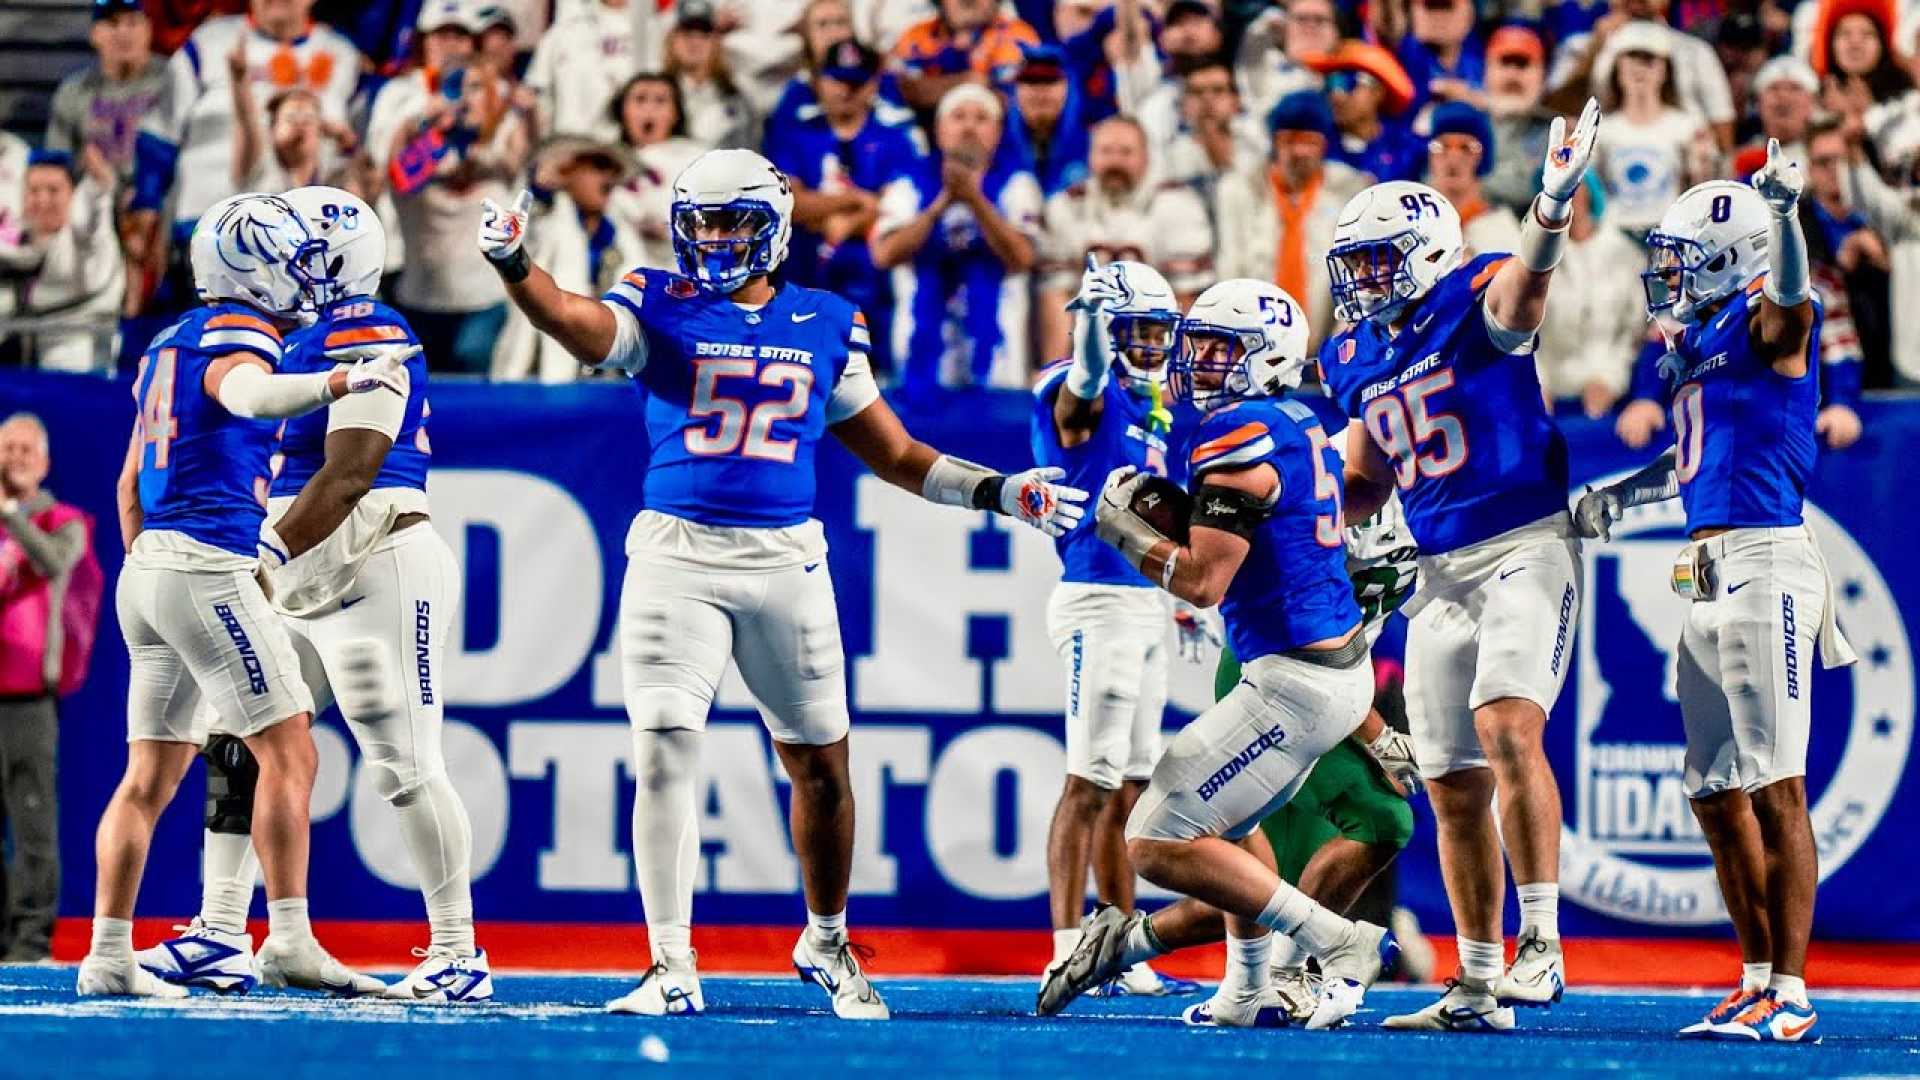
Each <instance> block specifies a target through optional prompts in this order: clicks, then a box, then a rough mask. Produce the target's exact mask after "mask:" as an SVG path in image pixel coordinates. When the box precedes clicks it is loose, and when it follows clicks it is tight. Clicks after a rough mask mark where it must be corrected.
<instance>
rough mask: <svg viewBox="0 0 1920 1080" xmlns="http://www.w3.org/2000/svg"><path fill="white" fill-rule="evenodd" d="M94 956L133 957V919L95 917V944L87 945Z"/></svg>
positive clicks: (121, 958)
mask: <svg viewBox="0 0 1920 1080" xmlns="http://www.w3.org/2000/svg"><path fill="white" fill-rule="evenodd" d="M87 952H88V953H89V954H91V955H93V956H98V957H102V958H105V959H112V960H127V961H131V960H132V959H133V920H132V919H109V918H107V917H105V916H103V915H96V916H94V918H93V944H91V945H89V946H88V947H87Z"/></svg>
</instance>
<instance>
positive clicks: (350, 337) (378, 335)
mask: <svg viewBox="0 0 1920 1080" xmlns="http://www.w3.org/2000/svg"><path fill="white" fill-rule="evenodd" d="M405 340H407V332H406V331H405V330H402V329H400V328H399V327H397V326H356V327H354V328H353V329H351V330H335V331H334V332H333V333H331V334H328V335H327V346H326V347H327V348H329V349H333V348H338V347H339V346H341V345H370V344H372V343H374V342H378V341H405Z"/></svg>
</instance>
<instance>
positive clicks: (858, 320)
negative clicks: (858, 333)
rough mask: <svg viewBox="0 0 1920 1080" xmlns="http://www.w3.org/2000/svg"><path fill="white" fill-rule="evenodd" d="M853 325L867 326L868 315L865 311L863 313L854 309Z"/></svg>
mask: <svg viewBox="0 0 1920 1080" xmlns="http://www.w3.org/2000/svg"><path fill="white" fill-rule="evenodd" d="M853 325H855V326H865V325H867V313H866V312H864V311H861V310H860V309H859V308H855V309H853Z"/></svg>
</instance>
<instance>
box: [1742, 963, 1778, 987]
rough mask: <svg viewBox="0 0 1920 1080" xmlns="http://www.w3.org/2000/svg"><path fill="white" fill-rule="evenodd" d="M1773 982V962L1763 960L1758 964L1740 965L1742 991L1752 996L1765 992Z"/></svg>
mask: <svg viewBox="0 0 1920 1080" xmlns="http://www.w3.org/2000/svg"><path fill="white" fill-rule="evenodd" d="M1772 981H1773V961H1771V960H1762V961H1761V962H1759V963H1757V964H1747V963H1742V964H1741V965H1740V989H1742V990H1745V991H1746V992H1748V993H1750V994H1757V993H1759V992H1761V991H1762V990H1765V989H1766V988H1767V987H1768V986H1769V985H1770V984H1771V983H1772Z"/></svg>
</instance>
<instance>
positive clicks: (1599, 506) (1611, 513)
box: [1573, 450, 1680, 540]
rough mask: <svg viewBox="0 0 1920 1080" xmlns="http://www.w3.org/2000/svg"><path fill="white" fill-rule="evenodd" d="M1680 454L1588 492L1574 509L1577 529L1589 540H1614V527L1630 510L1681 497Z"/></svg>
mask: <svg viewBox="0 0 1920 1080" xmlns="http://www.w3.org/2000/svg"><path fill="white" fill-rule="evenodd" d="M1675 453H1676V451H1674V450H1668V451H1667V452H1666V453H1664V454H1661V455H1660V456H1659V457H1657V458H1654V459H1653V463H1652V464H1651V465H1648V466H1647V467H1646V468H1644V469H1641V470H1640V471H1639V472H1637V473H1634V474H1633V475H1632V476H1629V477H1627V478H1626V479H1625V480H1621V481H1618V482H1616V483H1612V484H1608V485H1607V486H1606V487H1603V488H1601V489H1600V490H1598V491H1595V490H1593V489H1592V488H1588V489H1587V493H1586V494H1585V495H1582V496H1580V501H1579V502H1578V503H1575V504H1574V507H1573V529H1574V531H1575V532H1577V533H1579V534H1580V535H1581V536H1584V537H1586V538H1587V539H1589V540H1611V539H1613V526H1614V524H1615V523H1616V522H1618V521H1619V520H1620V516H1621V515H1622V514H1624V513H1625V512H1626V511H1627V509H1628V508H1629V507H1634V506H1645V505H1646V504H1648V503H1656V502H1663V501H1665V500H1667V499H1671V498H1674V497H1675V496H1677V495H1679V494H1680V474H1679V473H1676V472H1675V471H1674V468H1673V463H1674V460H1675V458H1674V455H1675Z"/></svg>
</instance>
